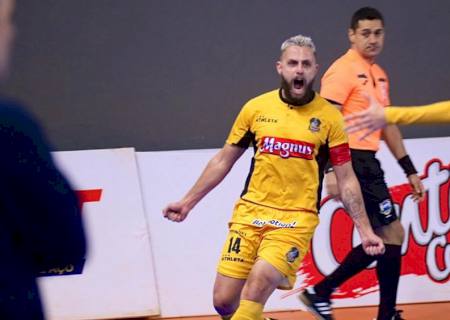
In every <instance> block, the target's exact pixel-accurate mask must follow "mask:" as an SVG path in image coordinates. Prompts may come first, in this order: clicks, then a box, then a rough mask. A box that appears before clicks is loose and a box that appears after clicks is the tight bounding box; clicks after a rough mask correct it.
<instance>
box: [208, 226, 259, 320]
mask: <svg viewBox="0 0 450 320" xmlns="http://www.w3.org/2000/svg"><path fill="white" fill-rule="evenodd" d="M260 231H261V228H257V227H253V226H248V225H241V224H237V223H233V224H231V226H230V230H229V233H228V236H227V238H226V240H225V244H224V246H223V248H222V253H221V257H220V262H219V265H218V267H217V276H216V281H215V284H214V293H213V303H214V308H215V309H216V311H217V313H218V314H219V315H220V316H221V317H222V319H231V317H232V316H233V314H234V313H235V311H236V310H237V308H238V307H239V301H240V297H241V291H242V288H243V286H244V284H245V282H246V279H247V278H248V275H249V273H250V271H251V270H252V267H253V265H254V262H255V259H256V254H257V249H258V247H259V243H260V241H261V240H260V238H261V237H260Z"/></svg>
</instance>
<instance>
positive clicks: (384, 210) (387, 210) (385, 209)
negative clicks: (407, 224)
mask: <svg viewBox="0 0 450 320" xmlns="http://www.w3.org/2000/svg"><path fill="white" fill-rule="evenodd" d="M379 206H380V212H381V214H383V215H385V216H386V217H389V216H390V215H391V213H392V202H391V200H390V199H386V200H384V201H383V202H381V203H379Z"/></svg>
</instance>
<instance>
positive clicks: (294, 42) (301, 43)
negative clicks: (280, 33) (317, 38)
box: [281, 34, 316, 53]
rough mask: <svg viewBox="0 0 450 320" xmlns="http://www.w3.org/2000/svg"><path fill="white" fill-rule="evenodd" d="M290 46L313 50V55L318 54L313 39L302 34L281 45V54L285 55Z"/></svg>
mask: <svg viewBox="0 0 450 320" xmlns="http://www.w3.org/2000/svg"><path fill="white" fill-rule="evenodd" d="M290 46H298V47H308V48H311V50H312V51H313V53H316V46H315V45H314V42H313V41H312V39H311V38H310V37H306V36H304V35H301V34H299V35H296V36H293V37H290V38H289V39H287V40H285V41H284V42H283V43H282V44H281V52H282V53H283V52H284V50H286V49H287V48H289V47H290Z"/></svg>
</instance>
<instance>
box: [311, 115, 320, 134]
mask: <svg viewBox="0 0 450 320" xmlns="http://www.w3.org/2000/svg"><path fill="white" fill-rule="evenodd" d="M321 123H322V122H321V121H320V119H317V118H311V119H309V130H310V131H312V132H319V131H320V124H321Z"/></svg>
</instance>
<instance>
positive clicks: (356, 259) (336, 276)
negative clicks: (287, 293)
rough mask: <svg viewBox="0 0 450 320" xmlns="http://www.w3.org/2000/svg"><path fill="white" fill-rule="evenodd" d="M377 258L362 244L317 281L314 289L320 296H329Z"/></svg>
mask: <svg viewBox="0 0 450 320" xmlns="http://www.w3.org/2000/svg"><path fill="white" fill-rule="evenodd" d="M375 259H376V257H373V256H369V255H367V254H366V253H365V252H364V249H363V247H362V245H359V246H357V247H355V248H353V249H352V251H350V252H349V254H348V255H347V256H346V257H345V259H344V261H342V264H341V265H340V266H339V267H338V268H337V269H336V270H334V272H333V273H331V274H330V275H328V276H327V277H325V278H324V279H323V280H322V281H320V282H319V283H317V284H316V285H315V286H314V290H315V291H316V293H317V294H318V295H319V296H322V297H329V296H330V295H331V293H332V292H333V290H334V289H335V288H337V287H339V286H340V285H341V284H342V283H344V282H345V281H346V280H348V279H350V278H351V277H353V276H354V275H356V274H358V273H359V272H360V271H361V270H363V269H364V268H366V267H367V266H368V265H369V264H371V263H372V262H373V261H375Z"/></svg>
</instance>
